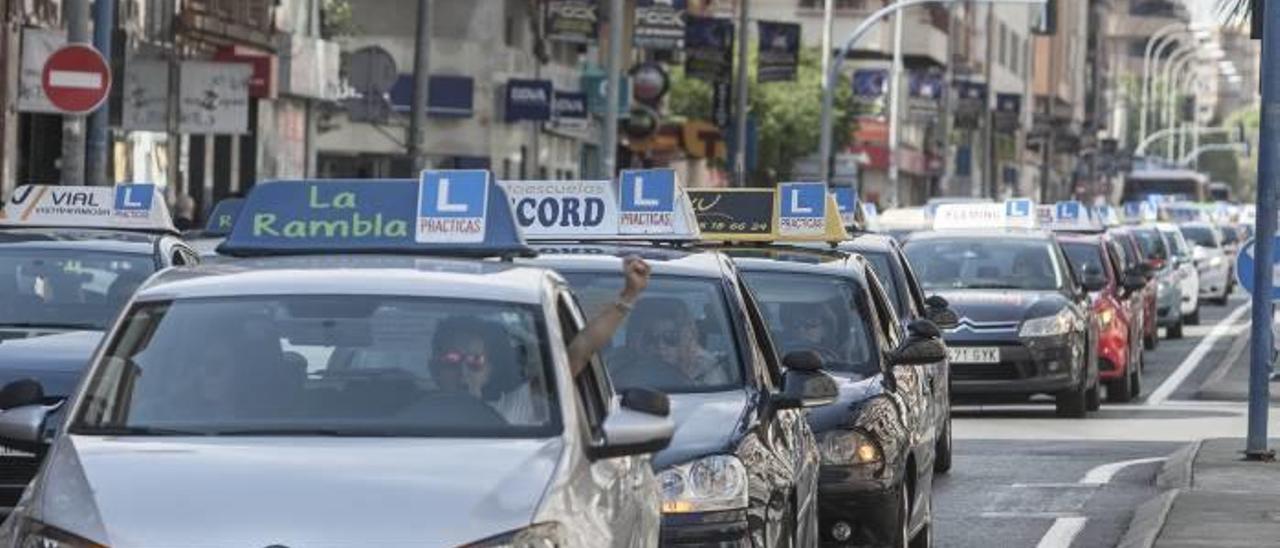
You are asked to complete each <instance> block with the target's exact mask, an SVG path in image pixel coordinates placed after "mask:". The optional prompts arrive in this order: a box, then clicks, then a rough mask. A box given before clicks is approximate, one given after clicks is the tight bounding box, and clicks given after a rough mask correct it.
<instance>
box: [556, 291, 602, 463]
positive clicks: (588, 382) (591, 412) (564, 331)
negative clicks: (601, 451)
mask: <svg viewBox="0 0 1280 548" xmlns="http://www.w3.org/2000/svg"><path fill="white" fill-rule="evenodd" d="M556 318H557V320H558V321H559V322H560V334H561V335H562V336H564V345H565V347H566V348H568V347H569V345H571V344H573V339H574V338H575V337H577V336H578V333H579V332H580V331H581V330H582V327H581V322H582V320H581V318H579V317H578V316H577V314H575V313H574V310H573V306H572V305H571V304H570V303H569V301H568V299H567V298H566V297H565V296H564V295H561V296H560V297H559V298H557V299H556ZM593 361H594V360H593ZM598 367H599V365H598V364H594V363H593V364H591V365H590V366H588V367H587V368H586V369H584V370H583V371H582V372H581V373H579V374H578V375H577V376H576V377H575V378H574V386H575V387H576V388H577V390H578V399H579V400H580V401H581V402H582V410H583V413H584V414H585V415H586V417H587V425H588V426H589V427H590V428H591V432H592V434H593V435H594V436H595V437H597V438H598V437H600V436H602V435H603V430H602V429H603V426H604V419H605V415H606V414H607V413H608V409H609V407H608V401H609V398H608V395H607V394H606V393H605V388H604V387H605V383H604V378H603V376H601V375H600V372H599V371H598Z"/></svg>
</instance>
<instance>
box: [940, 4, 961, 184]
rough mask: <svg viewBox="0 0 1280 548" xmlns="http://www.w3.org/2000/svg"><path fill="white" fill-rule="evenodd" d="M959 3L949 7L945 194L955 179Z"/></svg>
mask: <svg viewBox="0 0 1280 548" xmlns="http://www.w3.org/2000/svg"><path fill="white" fill-rule="evenodd" d="M958 6H959V2H952V3H951V4H949V5H947V63H946V69H945V72H944V73H943V74H944V76H943V77H942V82H943V83H942V187H943V189H945V192H943V194H950V192H951V184H952V179H954V178H955V148H954V147H953V146H952V145H953V141H952V138H951V132H953V131H955V116H956V101H955V95H956V94H955V90H954V89H952V88H953V87H955V86H954V84H955V81H956V54H957V53H959V51H958V50H959V49H960V48H959V47H958V42H959V38H960V29H959V28H957V25H956V8H957V7H958Z"/></svg>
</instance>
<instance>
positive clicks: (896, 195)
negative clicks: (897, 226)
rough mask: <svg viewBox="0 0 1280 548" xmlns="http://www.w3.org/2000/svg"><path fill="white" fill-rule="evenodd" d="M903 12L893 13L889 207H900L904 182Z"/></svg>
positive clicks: (890, 72) (890, 79) (890, 77)
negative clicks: (900, 169)
mask: <svg viewBox="0 0 1280 548" xmlns="http://www.w3.org/2000/svg"><path fill="white" fill-rule="evenodd" d="M902 17H903V13H902V10H897V11H895V12H893V68H892V69H890V70H889V75H890V76H889V191H890V192H892V193H893V195H892V197H891V198H890V199H889V205H890V206H892V207H898V205H899V200H900V199H901V196H902V180H901V178H900V177H899V176H898V140H899V139H898V118H899V112H900V111H901V110H902Z"/></svg>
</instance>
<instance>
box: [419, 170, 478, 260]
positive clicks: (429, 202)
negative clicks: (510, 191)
mask: <svg viewBox="0 0 1280 548" xmlns="http://www.w3.org/2000/svg"><path fill="white" fill-rule="evenodd" d="M418 185H419V186H418V229H417V234H416V239H417V241H418V242H421V243H479V242H483V241H484V234H485V217H486V213H487V209H486V205H487V204H488V202H489V172H488V171H485V170H445V171H424V172H422V177H421V179H420V180H419V182H418Z"/></svg>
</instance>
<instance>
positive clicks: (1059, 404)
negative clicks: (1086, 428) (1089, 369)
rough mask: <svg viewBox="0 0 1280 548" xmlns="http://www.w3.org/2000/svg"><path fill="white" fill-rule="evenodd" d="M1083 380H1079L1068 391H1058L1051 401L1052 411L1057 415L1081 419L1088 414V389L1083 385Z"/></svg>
mask: <svg viewBox="0 0 1280 548" xmlns="http://www.w3.org/2000/svg"><path fill="white" fill-rule="evenodd" d="M1084 384H1085V381H1084V380H1083V379H1082V380H1081V381H1080V386H1078V387H1076V388H1075V389H1072V390H1069V391H1063V392H1059V393H1058V397H1057V398H1056V399H1055V401H1054V402H1053V405H1054V411H1056V412H1057V414H1058V416H1059V417H1063V418H1070V419H1083V418H1084V417H1085V415H1086V414H1088V412H1089V410H1088V405H1087V404H1088V402H1086V401H1085V400H1086V399H1087V397H1088V395H1087V392H1088V389H1086V388H1085V387H1084Z"/></svg>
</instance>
